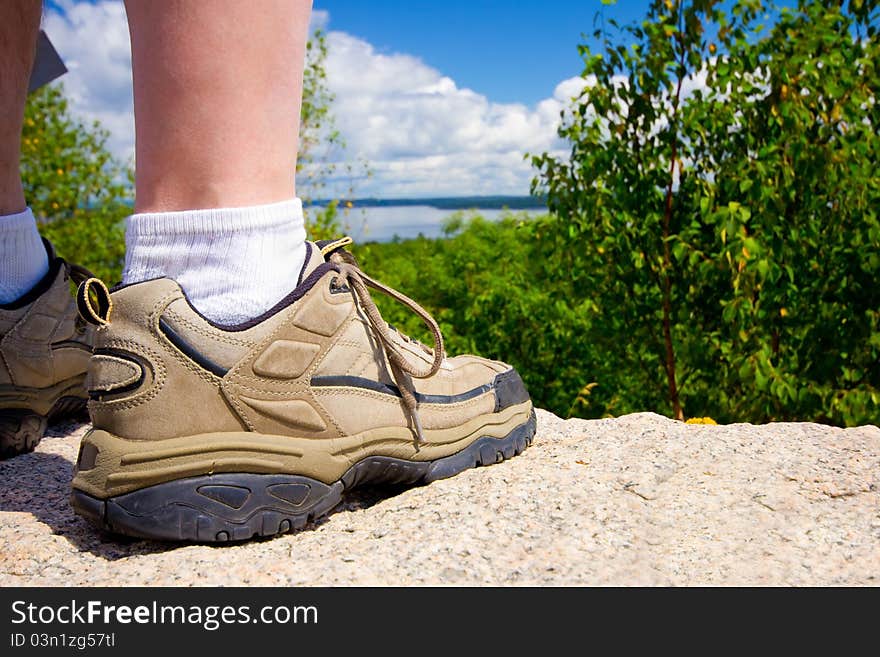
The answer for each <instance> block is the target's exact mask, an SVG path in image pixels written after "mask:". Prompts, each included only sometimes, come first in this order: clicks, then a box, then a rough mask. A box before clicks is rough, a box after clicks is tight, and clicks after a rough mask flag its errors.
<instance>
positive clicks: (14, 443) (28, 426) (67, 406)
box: [0, 397, 86, 459]
mask: <svg viewBox="0 0 880 657" xmlns="http://www.w3.org/2000/svg"><path fill="white" fill-rule="evenodd" d="M85 408H86V400H85V399H82V398H81V397H62V398H61V399H59V400H58V401H57V402H55V405H54V406H53V407H52V410H50V411H49V413H48V415H39V414H38V413H34V412H33V411H32V410H29V409H17V408H12V409H4V410H0V459H8V458H11V457H13V456H18V455H19V454H26V453H28V452H32V451H34V448H35V447H36V446H37V445H38V444H39V443H40V440H42V438H43V435H44V434H45V433H46V427H47V426H48V425H49V423H50V422H54V421H55V420H58V419H60V418H62V417H67V416H71V415H77V414H79V413H82V412H83V411H84V410H85Z"/></svg>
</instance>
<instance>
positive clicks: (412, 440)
mask: <svg viewBox="0 0 880 657" xmlns="http://www.w3.org/2000/svg"><path fill="white" fill-rule="evenodd" d="M350 242H351V240H350V239H348V238H345V239H343V240H337V241H334V242H329V243H328V242H318V243H307V257H306V262H305V265H304V266H303V270H302V272H301V274H300V283H299V285H298V286H297V287H296V288H295V289H294V290H293V291H292V292H290V294H289V295H288V296H287V297H286V298H284V299H283V300H282V301H280V302H279V303H278V304H277V305H276V306H275V307H274V308H272V309H270V310H269V311H268V312H266V313H265V314H263V315H262V316H260V317H257V318H256V319H254V320H252V321H249V322H246V323H244V324H241V325H238V326H218V325H216V324H214V323H212V322H211V321H209V320H207V319H205V318H203V317H202V316H200V315H199V313H198V312H197V311H196V310H195V309H194V308H193V307H192V306H191V305H190V304H189V302H188V301H187V299H186V296H185V295H184V293H183V291H182V290H181V288H180V287H179V286H178V285H177V283H175V282H174V281H172V280H170V279H167V278H163V279H156V280H151V281H146V282H143V283H137V284H134V285H130V286H125V287H121V288H118V289H116V290H115V291H114V292H113V293H112V294H110V293H109V292H108V291H107V290H106V288H104V287H103V285H102V284H100V283H99V282H97V281H94V280H93V281H87V282H86V283H84V284H83V285H82V286H81V287H80V293H79V294H78V299H79V300H81V301H83V302H84V303H83V304H82V305H83V306H84V308H83V310H82V311H81V312H83V314H84V315H85V316H87V317H89V318H90V319H91V320H92V321H93V322H94V323H96V324H99V325H100V328H99V329H98V331H97V335H96V349H95V355H94V356H93V358H92V361H91V364H90V367H89V376H88V382H87V384H88V389H89V396H90V401H89V411H90V414H91V417H92V421H93V423H94V429H93V430H92V431H91V432H90V433H88V434H87V435H86V436H85V437H84V438H83V441H82V446H81V448H80V453H79V457H78V459H77V466H76V472H75V476H74V479H73V491H72V494H71V503H72V505H73V508H74V509H75V510H76V512H77V513H79V514H80V515H82V516H84V517H85V518H87V519H89V520H90V521H92V522H93V523H94V524H96V525H98V526H101V527H104V528H106V529H109V530H111V531H114V532H118V533H122V534H127V535H130V536H136V537H142V538H155V539H168V540H187V541H203V542H214V541H237V540H243V539H249V538H251V537H253V536H270V535H273V534H277V533H280V532H286V531H289V530H291V529H294V528H300V527H303V526H304V525H305V524H306V523H307V522H309V521H311V520H314V519H315V518H318V517H320V516H322V515H324V514H327V513H329V512H330V511H331V510H332V509H333V508H334V507H336V505H337V504H338V503H339V502H340V501H341V499H342V496H343V493H344V492H345V491H346V490H349V489H351V488H354V487H355V486H358V485H360V484H364V483H393V484H415V483H428V482H431V481H434V480H436V479H441V478H444V477H449V476H452V475H454V474H457V473H459V472H461V471H463V470H465V469H467V468H472V467H474V466H477V465H489V464H491V463H496V462H498V461H501V460H503V459H505V458H510V457H512V456H514V455H515V454H519V453H520V452H521V451H522V450H523V449H525V447H526V446H527V445H528V444H530V443H531V441H532V437H533V436H534V433H535V418H534V412H533V409H532V403H531V400H530V399H529V395H528V392H527V391H526V388H525V386H524V385H523V382H522V380H521V379H520V377H519V375H518V374H517V373H516V371H515V370H514V369H513V368H511V367H510V366H509V365H506V364H504V363H499V362H495V361H491V360H487V359H484V358H478V357H476V356H459V357H456V358H446V357H445V355H444V351H443V344H442V337H441V335H440V331H439V329H438V328H437V324H436V323H435V322H434V320H433V319H432V318H431V316H430V315H429V314H428V313H427V312H426V311H424V310H423V309H422V308H420V307H419V306H418V305H417V304H416V303H415V302H413V301H411V300H410V299H408V298H406V297H404V296H403V295H401V294H399V293H397V292H395V291H394V290H391V289H390V288H387V287H385V286H384V285H382V284H381V283H378V282H377V281H374V280H373V279H371V278H369V277H368V276H367V275H366V274H364V273H363V272H362V271H361V270H360V269H359V268H358V266H357V264H356V263H355V262H354V258H353V257H352V256H351V255H350V254H349V253H348V252H347V251H344V250H343V247H344V246H346V245H347V244H349V243H350ZM369 288H372V289H374V290H379V291H382V292H384V293H386V294H389V295H391V296H392V297H394V298H395V299H397V300H398V301H400V302H401V303H404V304H405V305H407V306H409V307H410V308H411V309H412V310H413V311H414V312H416V313H417V314H418V315H419V316H420V317H421V318H422V319H423V320H424V322H425V323H426V325H428V327H429V328H430V329H431V332H432V335H433V339H434V345H433V348H428V347H426V346H424V345H422V344H421V343H419V342H416V341H415V340H411V339H410V338H408V337H406V336H404V335H402V334H400V333H398V332H397V331H396V330H394V329H392V328H391V327H390V326H389V325H388V324H387V323H385V322H384V321H383V320H382V318H381V316H380V315H379V312H378V310H377V309H376V305H375V303H374V302H373V300H372V299H371V297H370V292H369V291H368V290H369Z"/></svg>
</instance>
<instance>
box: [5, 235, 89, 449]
mask: <svg viewBox="0 0 880 657" xmlns="http://www.w3.org/2000/svg"><path fill="white" fill-rule="evenodd" d="M45 244H46V250H47V251H48V252H49V271H48V273H47V274H46V275H45V276H44V277H43V278H42V279H41V280H40V281H39V282H38V283H37V284H36V285H35V286H34V287H33V289H31V290H30V291H29V292H28V293H27V294H25V295H24V296H22V297H21V298H20V299H18V300H17V301H13V302H12V303H8V304H2V305H0V458H4V459H5V458H9V457H11V456H15V455H17V454H23V453H25V452H30V451H31V450H33V449H34V447H36V446H37V443H39V442H40V439H41V438H42V437H43V434H44V433H45V431H46V425H47V424H48V423H49V422H50V421H53V420H56V419H58V418H60V417H62V416H64V415H71V414H74V413H77V412H82V411H84V410H85V406H86V400H87V396H86V391H85V388H84V386H83V381H84V380H85V376H86V369H87V367H88V362H89V356H90V355H91V341H92V339H93V336H94V330H93V329H92V327H90V326H88V325H87V324H86V323H85V322H83V321H82V320H81V319H80V318H79V317H78V316H77V312H76V306H75V304H74V301H73V295H72V294H71V293H70V279H71V278H73V279H74V282H80V281H82V280H83V279H86V278H88V277H89V276H90V275H91V274H89V273H88V272H87V271H86V270H85V269H83V268H82V267H78V266H76V265H71V264H69V263H67V262H65V261H64V260H62V259H61V258H58V257H56V256H55V253H54V250H53V249H52V246H51V245H50V244H49V243H48V242H45Z"/></svg>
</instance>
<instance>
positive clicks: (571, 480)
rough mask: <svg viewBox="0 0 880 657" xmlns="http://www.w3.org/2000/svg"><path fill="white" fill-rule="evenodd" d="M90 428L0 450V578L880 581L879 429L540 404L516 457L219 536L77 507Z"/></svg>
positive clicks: (32, 581) (56, 431)
mask: <svg viewBox="0 0 880 657" xmlns="http://www.w3.org/2000/svg"><path fill="white" fill-rule="evenodd" d="M86 429H87V426H86V425H81V424H73V425H71V424H68V425H64V426H56V427H54V428H52V429H51V430H50V432H49V434H48V435H47V436H46V438H44V439H43V442H42V443H41V445H40V446H39V447H38V448H37V451H36V452H35V453H33V454H28V455H25V456H20V457H18V458H15V459H11V460H9V461H5V462H0V585H2V586H9V585H50V586H74V585H86V586H88V585H93V586H96V585H146V586H153V585H187V586H192V585H194V586H199V585H312V584H314V585H346V584H355V585H409V584H415V585H422V584H440V585H473V584H502V585H547V584H549V585H565V584H574V585H584V584H617V585H629V584H642V585H652V584H661V585H668V584H735V585H747V584H753V585H762V584H780V585H788V584H803V585H805V584H813V585H823V584H837V585H854V584H868V585H871V584H874V585H876V584H880V429H878V428H877V427H873V426H868V427H859V428H853V429H845V430H844V429H837V428H832V427H826V426H821V425H817V424H793V423H792V424H769V425H763V426H753V425H749V424H734V425H727V426H711V425H685V424H682V423H679V422H673V421H671V420H669V419H667V418H664V417H661V416H659V415H655V414H652V413H638V414H634V415H626V416H623V417H620V418H616V419H604V420H568V421H563V420H560V419H559V418H557V417H555V416H554V415H551V414H550V413H547V412H545V411H539V413H538V434H537V437H536V440H535V443H534V445H533V446H532V447H531V448H530V449H528V450H526V452H525V453H524V454H523V455H522V456H519V457H517V458H514V459H512V460H509V461H505V462H504V463H501V464H498V465H494V466H492V467H489V468H479V469H476V470H470V471H467V472H465V473H462V474H461V475H459V476H457V477H454V478H452V479H447V480H444V481H439V482H436V483H434V484H431V485H430V486H425V487H419V488H411V489H405V490H403V491H399V490H395V491H387V490H380V489H371V490H367V491H364V492H360V493H357V494H356V495H354V496H351V497H349V499H348V501H347V502H346V503H345V504H344V506H343V507H342V508H341V509H340V510H338V511H337V512H335V513H333V514H332V515H330V516H329V517H328V518H326V519H325V520H323V521H321V522H320V523H318V524H317V525H316V526H314V527H310V528H308V529H305V530H303V531H300V532H298V533H295V534H288V535H284V536H280V537H277V538H274V539H270V540H264V541H257V542H251V543H245V544H240V545H233V546H223V547H208V546H202V545H184V546H176V545H169V544H161V543H154V542H147V541H131V540H124V539H123V540H120V539H117V538H114V537H112V536H110V535H107V534H104V533H102V532H99V531H97V530H95V529H93V528H92V527H91V526H90V525H88V524H87V523H86V522H85V521H83V520H81V519H80V518H78V517H77V516H75V515H74V514H73V512H72V511H71V509H70V507H69V506H68V503H67V496H68V485H69V481H70V477H71V471H72V465H73V461H74V459H75V458H76V453H77V448H78V441H79V438H80V436H82V434H83V433H84V432H85V431H86Z"/></svg>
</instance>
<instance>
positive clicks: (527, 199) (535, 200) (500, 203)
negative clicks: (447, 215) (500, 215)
mask: <svg viewBox="0 0 880 657" xmlns="http://www.w3.org/2000/svg"><path fill="white" fill-rule="evenodd" d="M330 202H331V200H330V199H324V200H316V201H309V202H308V203H307V204H306V206H307V207H314V206H317V207H324V206H326V205H328V204H329V203H330ZM346 203H351V205H352V207H354V208H382V207H406V206H422V207H429V208H437V209H440V210H471V209H485V210H493V209H494V210H502V209H504V208H508V209H510V210H542V209H545V208H546V207H547V202H546V199H545V198H543V197H535V196H455V197H442V198H355V199H339V204H340V205H345V204H346Z"/></svg>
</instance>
